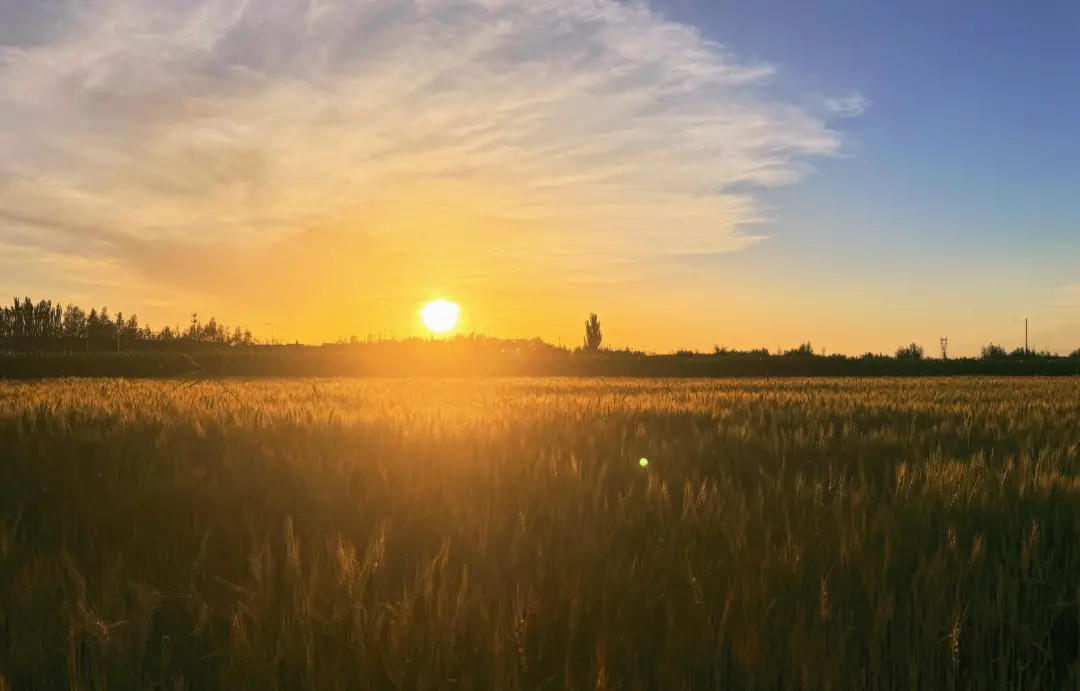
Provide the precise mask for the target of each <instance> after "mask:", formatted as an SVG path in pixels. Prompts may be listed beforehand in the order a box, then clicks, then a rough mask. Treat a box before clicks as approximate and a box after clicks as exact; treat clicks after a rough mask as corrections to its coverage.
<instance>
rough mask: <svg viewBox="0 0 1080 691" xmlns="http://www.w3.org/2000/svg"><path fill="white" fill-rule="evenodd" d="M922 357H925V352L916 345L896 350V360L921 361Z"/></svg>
mask: <svg viewBox="0 0 1080 691" xmlns="http://www.w3.org/2000/svg"><path fill="white" fill-rule="evenodd" d="M924 355H926V351H925V350H924V349H923V347H922V346H921V345H918V344H916V343H912V344H911V345H906V346H901V347H899V348H897V349H896V359H897V360H922V359H923V356H924Z"/></svg>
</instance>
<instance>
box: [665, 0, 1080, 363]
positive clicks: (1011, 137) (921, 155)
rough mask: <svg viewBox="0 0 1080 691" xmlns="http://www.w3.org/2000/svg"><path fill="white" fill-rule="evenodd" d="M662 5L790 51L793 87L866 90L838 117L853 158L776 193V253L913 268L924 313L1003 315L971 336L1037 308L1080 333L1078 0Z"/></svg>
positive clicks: (762, 53)
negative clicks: (856, 111) (852, 114)
mask: <svg viewBox="0 0 1080 691" xmlns="http://www.w3.org/2000/svg"><path fill="white" fill-rule="evenodd" d="M664 11H665V12H666V13H667V14H668V15H669V16H672V17H675V18H679V19H680V20H683V21H691V22H694V23H696V24H697V25H698V26H700V27H701V28H702V30H703V31H704V32H705V33H706V34H707V35H709V36H710V37H712V38H715V39H716V40H718V41H719V42H721V43H723V44H724V45H726V46H728V47H729V48H730V49H731V50H733V51H734V52H735V53H737V54H739V55H742V56H745V57H749V58H757V59H762V60H768V61H770V62H774V63H778V64H780V65H783V66H785V76H786V77H787V78H788V79H789V80H790V81H791V82H793V83H795V84H797V85H798V86H797V87H795V88H801V89H803V90H813V89H820V90H823V91H837V90H842V89H843V88H853V89H857V90H858V91H859V92H860V93H862V94H864V95H865V96H866V98H867V99H868V100H870V101H872V106H871V107H870V108H868V110H867V112H866V113H865V114H864V115H863V116H861V117H859V118H856V119H852V120H850V121H848V123H847V126H845V127H843V131H844V132H845V134H847V135H848V137H849V139H848V144H849V145H850V151H851V157H850V158H845V159H843V160H832V161H828V162H824V163H821V164H819V165H818V166H817V168H818V171H817V173H816V174H814V175H812V176H809V177H808V178H807V179H806V180H805V181H803V183H801V184H800V185H798V186H795V187H790V188H784V189H782V190H778V191H775V193H772V194H768V195H767V197H768V198H769V200H770V201H771V202H772V203H774V204H775V205H776V207H777V209H778V220H777V222H776V223H775V224H772V232H773V233H775V234H776V236H777V237H781V238H783V240H784V241H783V242H778V243H776V245H775V248H773V249H775V250H776V253H775V254H773V255H771V259H772V260H775V261H780V259H779V258H780V257H781V256H787V257H789V258H794V259H795V264H796V265H797V266H795V267H793V268H794V270H795V271H796V273H797V274H798V275H800V276H801V277H803V278H805V279H806V280H808V281H811V282H812V281H816V280H821V281H825V282H826V283H827V282H828V279H827V276H826V273H831V272H833V271H840V272H843V273H844V275H845V278H846V279H855V280H849V281H845V282H847V283H850V284H851V286H852V289H857V288H856V286H857V285H858V284H859V283H860V282H861V281H865V282H866V283H865V284H864V288H867V287H869V288H872V285H873V284H874V283H880V282H885V283H886V284H888V283H890V281H888V280H887V279H888V277H890V276H896V277H899V276H903V275H910V276H911V278H912V283H913V284H917V285H912V286H911V288H910V290H911V291H912V292H913V293H915V294H920V295H925V296H926V298H927V299H928V300H932V301H933V303H934V305H933V306H928V307H929V309H928V310H927V311H928V313H930V314H932V312H933V310H934V309H935V308H936V307H937V306H938V305H940V304H941V303H946V304H947V303H951V302H955V303H959V304H960V305H962V306H963V309H968V310H978V311H980V312H985V313H987V315H988V316H991V315H992V316H993V319H992V321H991V320H990V319H988V320H987V321H988V322H989V323H988V324H987V327H986V328H985V329H984V330H982V332H981V333H979V334H970V335H967V334H965V335H961V338H960V340H961V341H972V342H973V341H975V340H977V339H976V336H977V335H978V336H982V338H984V339H1001V340H1004V339H1006V338H1009V337H1010V334H1011V338H1012V339H1013V341H1015V340H1016V338H1017V336H1016V334H1017V333H1021V334H1022V332H1020V331H1018V330H1017V329H1016V328H1015V323H1016V322H1017V321H1019V320H1020V319H1019V318H1021V317H1022V316H1023V315H1024V313H1026V312H1030V313H1031V314H1030V316H1031V317H1036V319H1033V323H1034V324H1035V325H1036V326H1038V325H1039V324H1040V323H1041V324H1042V326H1043V327H1044V328H1043V334H1044V335H1045V339H1044V340H1047V341H1052V342H1054V345H1055V346H1056V347H1058V348H1062V349H1064V348H1066V347H1068V346H1069V344H1070V343H1071V341H1070V339H1072V341H1078V342H1080V331H1078V330H1077V328H1076V323H1077V322H1078V321H1080V314H1077V313H1076V312H1075V311H1071V310H1066V312H1065V313H1064V314H1063V313H1062V310H1060V309H1055V308H1053V307H1052V305H1053V304H1054V303H1058V302H1060V303H1062V304H1071V303H1070V302H1069V299H1068V298H1063V297H1062V295H1063V294H1072V292H1074V289H1072V288H1067V287H1063V286H1069V285H1070V284H1071V283H1075V282H1077V280H1078V277H1077V273H1076V270H1077V259H1078V258H1080V227H1078V226H1077V220H1078V219H1080V197H1078V196H1077V195H1076V194H1075V190H1076V189H1077V187H1078V184H1080V137H1078V136H1077V125H1076V120H1075V113H1076V112H1077V110H1078V107H1080V71H1077V70H1076V69H1075V67H1076V65H1077V64H1080V44H1078V43H1077V42H1076V40H1075V39H1076V36H1077V35H1078V32H1080V5H1078V4H1076V3H1066V2H1047V3H1037V4H1025V3H1019V2H972V1H958V2H947V3H942V2H930V1H927V0H917V1H915V2H904V3H899V2H856V1H853V0H825V1H824V2H815V3H800V2H784V1H778V0H762V1H761V2H752V3H750V2H747V3H743V2H705V1H703V0H670V1H669V2H667V3H665V6H664ZM762 249H764V248H762ZM808 258H814V259H816V260H818V261H817V262H816V265H817V267H818V270H817V271H815V270H814V269H813V268H812V265H813V264H815V262H810V261H807V260H808ZM763 261H765V259H763ZM852 263H861V264H863V267H862V270H861V271H852V270H851V267H850V265H851V264H852ZM998 282H1000V285H995V284H996V283H998ZM891 283H892V284H893V285H899V284H900V283H901V281H899V280H894V281H891ZM965 283H966V284H967V285H966V286H965ZM867 284H869V285H867ZM972 286H977V287H978V290H972ZM826 290H827V289H826ZM973 293H974V294H973ZM998 307H1000V309H997V308H998ZM933 320H934V321H938V322H940V326H939V328H940V329H948V327H949V324H948V320H947V319H933ZM928 321H931V320H929V319H928ZM1048 322H1049V324H1048ZM1048 331H1049V333H1048ZM920 335H921V336H923V340H924V341H925V340H929V339H928V336H930V335H932V334H930V333H928V332H927V333H925V334H920ZM943 335H944V334H943ZM956 335H958V334H954V341H955V336H956ZM1036 343H1038V345H1040V346H1041V345H1042V343H1041V342H1038V341H1037V342H1036ZM965 345H966V344H965ZM971 347H974V343H972V345H971Z"/></svg>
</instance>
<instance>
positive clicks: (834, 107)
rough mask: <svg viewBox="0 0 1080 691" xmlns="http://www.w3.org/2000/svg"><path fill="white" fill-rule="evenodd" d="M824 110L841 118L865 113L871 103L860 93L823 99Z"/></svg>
mask: <svg viewBox="0 0 1080 691" xmlns="http://www.w3.org/2000/svg"><path fill="white" fill-rule="evenodd" d="M824 104H825V111H826V112H827V113H829V114H831V115H835V116H837V117H842V118H853V117H857V116H859V115H862V114H863V113H865V112H866V111H867V110H868V109H869V108H870V106H872V105H873V103H872V102H871V101H870V99H868V98H866V97H865V96H863V95H862V94H860V93H850V94H848V95H846V96H839V97H831V98H826V99H824Z"/></svg>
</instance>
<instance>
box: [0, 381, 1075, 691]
mask: <svg viewBox="0 0 1080 691" xmlns="http://www.w3.org/2000/svg"><path fill="white" fill-rule="evenodd" d="M1078 443H1080V382H1078V381H1077V380H1075V379H1072V378H1058V379H1038V378H1026V379H910V380H905V379H901V380H897V379H844V380H839V379H816V380H809V379H806V380H802V379H783V380H778V379H771V380H764V379H757V380H755V379H744V380H738V381H736V380H692V379H682V380H634V379H606V380H605V379H479V378H477V379H427V380H425V379H412V380H381V379H371V380H362V381H361V380H329V379H323V380H314V379H307V380H305V379H289V380H286V379H280V380H275V379H260V380H240V379H233V380H221V381H203V382H199V383H195V384H193V385H191V386H179V387H178V386H177V384H176V382H170V381H156V382H153V381H125V380H98V379H83V380H47V381H41V382H37V383H23V384H15V383H7V384H2V383H0V688H3V687H4V686H5V685H9V686H10V687H11V688H27V687H31V688H33V687H36V688H61V687H63V688H79V689H107V688H108V689H113V688H118V689H142V688H169V689H203V688H238V689H239V688H249V689H275V688H281V689H294V688H296V689H301V688H303V689H328V688H375V689H590V690H593V689H627V690H631V689H713V688H716V689H727V688H740V689H742V688H748V689H749V688H761V689H773V688H775V689H796V688H832V689H898V688H911V689H931V688H971V689H990V688H1025V689H1033V688H1042V689H1056V688H1065V687H1073V688H1075V687H1076V685H1077V684H1078V683H1080V665H1078V659H1080V657H1078V655H1080V652H1078V651H1080V601H1078V593H1077V585H1078V584H1080V579H1078V578H1077V574H1080V510H1078V508H1077V500H1078V492H1080V448H1078ZM640 459H647V460H648V464H647V466H645V467H642V464H641V463H640Z"/></svg>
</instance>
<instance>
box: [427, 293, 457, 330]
mask: <svg viewBox="0 0 1080 691" xmlns="http://www.w3.org/2000/svg"><path fill="white" fill-rule="evenodd" d="M460 313H461V308H459V307H458V306H457V305H455V304H454V303H452V302H450V301H448V300H435V301H434V302H429V303H427V304H426V305H424V308H423V309H422V310H420V319H421V321H423V322H424V326H426V327H427V329H428V330H429V331H432V332H434V333H446V332H447V331H450V330H451V329H453V328H454V327H455V326H456V325H457V322H458V315H459V314H460Z"/></svg>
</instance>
